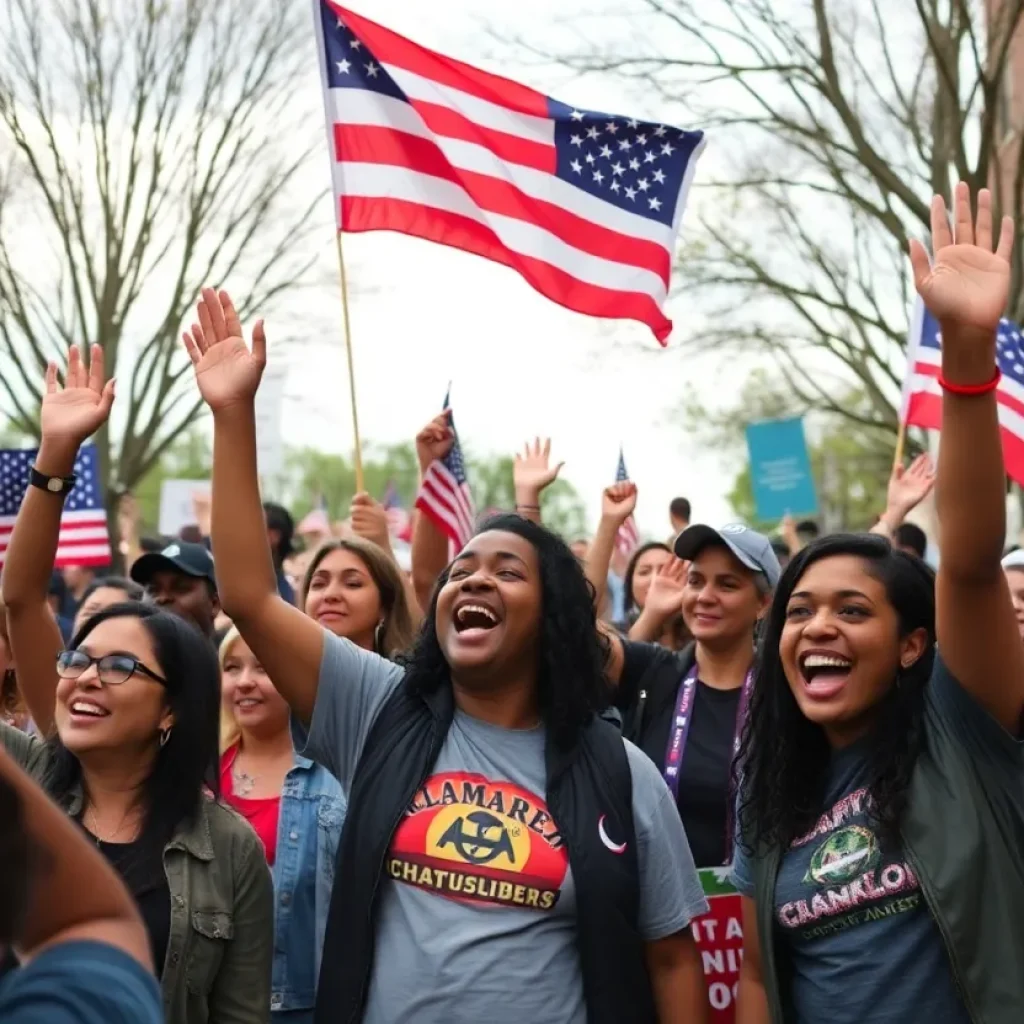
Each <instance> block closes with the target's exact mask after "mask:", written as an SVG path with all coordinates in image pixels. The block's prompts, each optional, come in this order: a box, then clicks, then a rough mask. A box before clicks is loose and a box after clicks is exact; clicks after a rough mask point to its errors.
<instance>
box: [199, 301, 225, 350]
mask: <svg viewBox="0 0 1024 1024" xmlns="http://www.w3.org/2000/svg"><path fill="white" fill-rule="evenodd" d="M203 302H204V303H205V305H206V311H207V313H208V314H209V316H210V330H209V332H208V335H209V337H208V341H209V342H210V344H211V345H215V344H216V343H217V342H218V341H223V340H224V339H225V338H226V337H227V336H228V332H227V324H226V323H225V322H224V307H223V306H222V305H221V301H220V296H219V295H218V294H217V293H216V292H215V291H214V290H213V289H212V288H204V289H203ZM200 322H201V323H202V320H201V319H200ZM203 328H204V329H205V328H206V324H205V323H203Z"/></svg>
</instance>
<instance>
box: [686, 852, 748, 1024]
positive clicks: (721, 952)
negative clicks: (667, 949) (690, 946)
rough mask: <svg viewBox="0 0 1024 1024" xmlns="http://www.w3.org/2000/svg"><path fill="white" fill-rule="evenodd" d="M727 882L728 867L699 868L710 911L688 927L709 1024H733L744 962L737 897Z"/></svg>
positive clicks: (738, 897) (741, 925) (741, 919)
mask: <svg viewBox="0 0 1024 1024" xmlns="http://www.w3.org/2000/svg"><path fill="white" fill-rule="evenodd" d="M728 878H729V868H728V867H722V868H701V870H700V881H701V885H702V886H703V887H704V895H705V896H706V897H707V901H708V904H709V905H710V907H711V910H710V912H709V913H707V914H705V915H704V916H703V917H699V918H697V920H696V921H694V922H693V924H692V925H691V928H692V929H693V937H694V939H696V941H697V948H698V949H699V950H700V958H701V963H702V964H703V965H704V980H705V981H706V982H707V986H708V1000H709V1002H710V1003H711V1021H712V1024H733V1021H735V1019H736V995H737V991H738V989H739V981H740V964H741V963H742V961H743V915H742V911H741V910H740V895H739V893H738V892H737V891H736V890H735V889H734V888H733V887H732V885H731V884H730V883H729V880H728Z"/></svg>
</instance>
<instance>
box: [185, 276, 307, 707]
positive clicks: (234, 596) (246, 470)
mask: <svg viewBox="0 0 1024 1024" xmlns="http://www.w3.org/2000/svg"><path fill="white" fill-rule="evenodd" d="M198 312H199V323H198V324H194V325H193V327H192V331H191V333H189V334H186V335H185V347H186V349H187V350H188V354H189V358H190V359H191V360H192V364H193V366H194V367H195V372H196V382H197V384H198V385H199V391H200V393H201V394H202V396H203V399H204V400H205V401H206V404H207V405H208V406H209V407H210V409H211V410H212V412H213V518H212V524H211V529H212V540H213V557H214V561H215V563H216V567H217V569H216V571H217V588H218V592H219V594H220V599H221V604H222V606H223V608H224V611H225V612H226V613H227V614H228V615H229V616H230V618H231V619H232V621H233V622H234V623H235V625H237V626H238V629H239V632H241V634H242V636H243V638H244V639H245V642H246V643H247V644H248V645H249V646H250V647H251V648H252V651H253V653H254V654H255V655H256V657H257V658H259V660H260V663H261V664H262V665H263V666H264V668H265V669H266V670H267V674H268V675H269V676H270V678H271V679H273V680H274V686H275V687H276V688H277V689H278V691H279V692H280V693H281V696H283V697H284V698H285V700H286V701H288V703H289V704H290V705H291V708H292V710H293V711H294V712H295V714H296V715H298V717H299V719H300V720H301V721H302V722H303V723H305V724H308V723H309V721H310V719H311V718H312V715H313V707H314V704H315V703H316V691H317V682H318V680H319V675H320V661H321V654H322V651H323V631H322V630H321V628H320V626H318V625H317V624H316V623H315V622H314V621H313V620H312V619H309V618H307V617H306V616H305V615H303V613H302V612H301V611H299V609H298V608H295V607H293V606H292V605H290V604H288V603H287V602H286V601H284V600H283V599H282V598H281V597H280V595H279V594H278V592H277V577H276V575H275V573H274V563H273V559H272V558H271V554H270V545H269V543H268V541H267V530H266V524H265V522H264V517H263V505H262V502H261V500H260V485H259V477H258V475H257V470H256V412H255V397H256V389H257V388H258V387H259V383H260V378H261V376H262V375H263V368H264V366H265V365H266V359H267V343H266V336H265V334H264V331H263V322H262V321H259V322H258V323H257V324H256V327H255V328H254V330H253V333H252V351H251V352H250V351H249V348H248V346H247V345H246V343H245V341H244V340H243V338H242V325H241V323H240V322H239V319H238V314H237V313H236V312H235V308H234V306H233V305H232V303H231V299H230V297H229V296H228V294H227V292H220V293H219V294H218V293H217V292H215V291H214V290H213V289H212V288H204V289H203V298H202V300H201V301H200V303H199V307H198Z"/></svg>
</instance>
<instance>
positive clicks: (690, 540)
mask: <svg viewBox="0 0 1024 1024" xmlns="http://www.w3.org/2000/svg"><path fill="white" fill-rule="evenodd" d="M709 544H720V545H724V546H725V547H727V548H728V549H729V550H730V551H731V552H732V553H733V554H734V555H735V556H736V557H737V558H738V559H739V560H740V561H741V562H742V563H743V564H744V565H745V566H746V567H747V568H748V569H751V570H753V571H754V572H759V573H761V574H762V575H763V576H764V577H765V579H767V580H768V586H769V587H771V589H772V590H774V589H775V587H776V586H777V584H778V582H779V577H780V576H781V575H782V566H781V565H779V559H778V556H777V555H776V554H775V550H774V548H772V542H771V541H770V540H769V539H768V538H767V537H766V536H765V535H764V534H763V533H758V532H757V530H752V529H751V528H750V527H749V526H747V525H745V524H744V523H727V524H726V525H725V526H723V527H722V528H721V529H720V530H716V529H714V527H711V526H706V525H704V524H703V523H698V524H696V525H694V526H688V527H687V528H686V529H685V530H683V532H682V533H681V534H679V536H678V537H676V540H675V544H674V545H673V550H674V551H675V553H676V556H677V557H678V558H682V559H684V560H685V561H687V562H690V561H692V560H693V559H694V558H696V557H697V555H699V554H700V553H701V551H703V550H704V548H706V547H707V546H708V545H709Z"/></svg>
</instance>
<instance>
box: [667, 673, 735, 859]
mask: <svg viewBox="0 0 1024 1024" xmlns="http://www.w3.org/2000/svg"><path fill="white" fill-rule="evenodd" d="M753 685H754V670H753V669H748V670H747V675H746V678H745V679H744V680H743V689H742V690H741V691H740V702H739V707H737V709H736V728H735V729H734V730H733V736H732V756H731V757H730V758H729V802H728V806H727V808H726V816H725V818H726V826H725V827H726V858H725V863H726V864H728V863H729V862H730V861H731V860H732V830H733V817H734V808H733V803H734V802H735V799H734V798H735V795H736V794H735V785H734V783H733V773H732V766H733V762H734V761H735V758H736V755H737V754H738V753H739V750H740V740H741V739H742V737H743V725H744V723H745V722H746V720H747V708H748V707H749V705H750V691H751V689H752V688H753ZM696 695H697V664H696V662H694V665H693V667H692V668H691V669H690V671H689V672H687V673H686V676H685V678H684V679H683V681H682V682H681V683H680V684H679V694H678V696H677V697H676V709H675V714H674V715H673V716H672V729H671V731H670V732H669V736H668V747H667V748H666V750H665V768H664V771H663V773H662V774H663V775H664V776H665V781H666V782H667V783H668V788H669V789H670V790H672V799H673V800H674V801H676V802H678V800H679V772H680V770H681V769H682V766H683V754H684V752H685V751H686V741H687V740H688V739H689V738H690V726H691V725H692V724H693V702H694V698H695V697H696Z"/></svg>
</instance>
